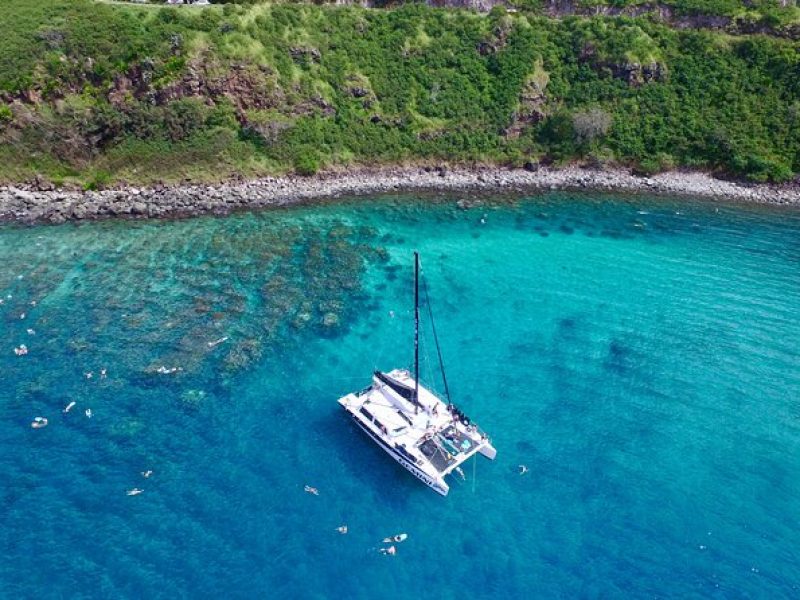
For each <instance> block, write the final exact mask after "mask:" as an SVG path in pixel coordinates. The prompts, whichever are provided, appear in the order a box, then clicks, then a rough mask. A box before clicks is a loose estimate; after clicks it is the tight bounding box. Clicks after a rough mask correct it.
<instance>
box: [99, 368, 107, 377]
mask: <svg viewBox="0 0 800 600" xmlns="http://www.w3.org/2000/svg"><path fill="white" fill-rule="evenodd" d="M105 378H106V368H105V367H103V368H102V369H100V379H105Z"/></svg>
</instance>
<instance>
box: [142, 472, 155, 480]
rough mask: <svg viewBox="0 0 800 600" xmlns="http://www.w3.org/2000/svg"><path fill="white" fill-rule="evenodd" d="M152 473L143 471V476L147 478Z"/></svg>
mask: <svg viewBox="0 0 800 600" xmlns="http://www.w3.org/2000/svg"><path fill="white" fill-rule="evenodd" d="M152 474H153V472H152V471H142V477H144V478H145V479H147V478H148V477H150V475H152Z"/></svg>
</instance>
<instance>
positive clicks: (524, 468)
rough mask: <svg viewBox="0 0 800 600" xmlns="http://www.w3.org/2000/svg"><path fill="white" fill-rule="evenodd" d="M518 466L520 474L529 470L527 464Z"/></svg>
mask: <svg viewBox="0 0 800 600" xmlns="http://www.w3.org/2000/svg"><path fill="white" fill-rule="evenodd" d="M517 468H518V469H519V474H520V475H525V473H527V472H528V467H526V466H525V465H520V466H519V467H517Z"/></svg>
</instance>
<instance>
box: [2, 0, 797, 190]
mask: <svg viewBox="0 0 800 600" xmlns="http://www.w3.org/2000/svg"><path fill="white" fill-rule="evenodd" d="M688 1H689V0H682V2H684V3H686V2H688ZM621 4H626V3H625V2H622V3H621ZM754 6H755V5H754ZM765 6H766V4H765ZM3 8H4V13H5V14H4V19H3V20H2V21H1V22H0V180H6V181H21V180H28V179H31V178H33V177H35V176H36V175H40V176H41V177H43V178H44V179H47V180H50V181H54V182H56V183H59V182H64V181H72V182H75V183H79V184H81V185H85V186H89V187H97V186H102V185H106V184H109V183H114V182H130V183H140V182H145V183H146V182H155V181H160V180H163V181H180V180H183V179H186V178H191V179H192V180H195V181H197V180H215V179H220V178H227V177H231V176H238V175H243V176H256V175H262V174H272V173H281V172H286V171H291V170H294V171H297V172H300V173H313V172H315V171H317V170H318V169H321V168H326V167H332V166H336V165H346V164H352V163H368V164H387V163H401V162H402V163H409V162H426V163H433V162H435V163H439V162H449V163H472V162H491V163H500V164H509V165H522V164H524V163H526V162H528V161H544V162H551V161H552V162H557V163H562V162H570V161H581V162H586V163H589V164H596V165H603V164H622V165H630V166H633V167H636V168H637V169H640V170H642V171H645V172H653V171H657V170H661V169H668V168H673V167H676V166H688V167H693V168H702V169H707V170H711V171H714V172H717V173H719V174H722V175H728V176H735V177H745V178H749V179H751V180H755V181H767V180H771V181H784V180H787V179H790V178H792V177H794V176H795V174H797V173H798V172H800V52H798V50H799V49H800V48H799V46H800V43H798V41H796V40H792V39H790V38H789V37H778V36H769V35H737V36H731V35H728V34H725V33H720V32H714V31H709V30H702V29H673V28H670V27H669V26H667V25H665V24H662V23H660V22H657V21H656V20H653V19H652V18H651V17H639V18H629V17H624V16H615V17H610V16H609V17H603V16H598V17H592V18H584V17H565V18H562V19H550V18H546V17H543V16H539V15H537V14H535V13H534V12H531V11H529V10H520V11H519V12H516V13H512V14H508V13H506V11H505V10H504V9H499V8H496V9H494V10H493V11H492V12H491V13H490V14H489V15H479V14H477V13H473V12H468V11H459V10H445V9H432V8H426V7H424V6H420V5H404V6H400V7H398V8H396V9H392V10H368V9H361V8H336V7H324V6H323V7H320V6H313V5H305V4H303V5H298V4H291V5H290V4H256V5H253V6H236V5H225V6H213V7H208V8H199V7H176V8H167V7H158V6H152V5H142V6H135V5H122V4H109V3H98V2H93V1H91V0H69V1H66V0H18V1H16V2H7V3H4V7H3ZM777 10H778V9H776V11H777ZM778 14H779V17H776V18H780V19H788V17H787V16H786V15H788V14H790V13H786V12H785V11H784V12H779V13H778Z"/></svg>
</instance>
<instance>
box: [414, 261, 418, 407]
mask: <svg viewBox="0 0 800 600" xmlns="http://www.w3.org/2000/svg"><path fill="white" fill-rule="evenodd" d="M418 407H419V252H416V251H415V252H414V413H416V412H417V409H418Z"/></svg>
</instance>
